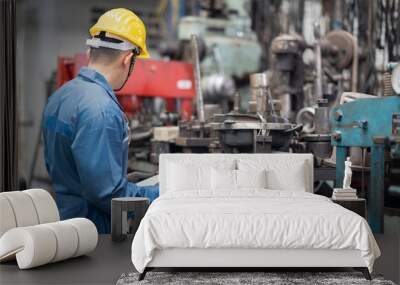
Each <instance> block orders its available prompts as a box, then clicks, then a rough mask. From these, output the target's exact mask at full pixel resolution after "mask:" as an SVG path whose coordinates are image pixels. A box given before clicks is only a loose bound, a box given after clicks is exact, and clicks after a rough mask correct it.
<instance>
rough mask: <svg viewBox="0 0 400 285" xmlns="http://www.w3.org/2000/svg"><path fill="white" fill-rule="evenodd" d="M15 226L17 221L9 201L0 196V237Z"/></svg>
mask: <svg viewBox="0 0 400 285" xmlns="http://www.w3.org/2000/svg"><path fill="white" fill-rule="evenodd" d="M16 226H17V222H16V221H15V216H14V211H13V209H12V207H11V204H10V202H9V201H8V199H7V198H6V197H3V196H0V238H1V236H2V235H3V234H4V233H5V232H7V231H8V230H9V229H12V228H15V227H16Z"/></svg>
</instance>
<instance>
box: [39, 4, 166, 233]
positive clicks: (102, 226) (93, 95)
mask: <svg viewBox="0 0 400 285" xmlns="http://www.w3.org/2000/svg"><path fill="white" fill-rule="evenodd" d="M89 32H90V35H91V38H90V39H88V40H87V45H88V46H89V50H88V58H89V63H88V66H87V67H83V68H82V69H81V70H80V71H79V74H78V76H77V77H76V78H74V79H73V80H71V81H69V82H68V83H66V84H64V85H63V86H62V87H61V88H60V89H58V90H57V91H56V92H55V93H54V94H53V95H52V96H50V97H49V100H48V102H47V105H46V107H45V110H44V113H43V126H42V128H43V134H44V144H45V161H46V168H47V170H48V172H49V175H50V177H51V179H52V184H53V186H54V191H55V194H56V202H57V206H58V208H59V211H60V216H61V219H69V218H74V217H86V218H88V219H90V220H92V221H93V223H94V224H95V225H96V227H97V229H98V231H99V233H109V232H110V213H111V199H112V198H116V197H147V198H149V199H150V201H153V200H154V199H155V198H157V197H158V193H159V190H158V186H148V187H139V186H137V185H136V184H134V183H131V182H128V180H127V161H128V144H129V141H130V134H129V125H128V120H127V118H126V116H125V114H124V111H123V109H122V107H121V105H120V104H119V103H118V100H117V97H116V96H115V93H114V91H118V90H120V89H121V88H122V87H123V86H124V84H125V83H126V81H127V80H128V77H129V75H130V74H131V72H132V70H133V66H134V64H135V59H136V58H148V57H149V53H148V51H147V48H146V28H145V26H144V24H143V22H142V21H141V19H140V18H139V17H138V16H136V15H135V14H134V13H133V12H131V11H129V10H127V9H123V8H118V9H112V10H109V11H107V12H106V13H104V14H103V15H102V16H100V18H99V19H98V21H97V23H96V24H95V25H94V26H93V27H91V28H90V30H89Z"/></svg>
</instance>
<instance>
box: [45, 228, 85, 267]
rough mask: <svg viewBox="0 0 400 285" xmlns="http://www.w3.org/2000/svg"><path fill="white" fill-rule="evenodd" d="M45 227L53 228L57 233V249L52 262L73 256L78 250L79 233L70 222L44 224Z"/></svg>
mask: <svg viewBox="0 0 400 285" xmlns="http://www.w3.org/2000/svg"><path fill="white" fill-rule="evenodd" d="M43 227H47V228H49V229H51V230H52V231H53V232H54V234H55V235H56V238H57V239H56V240H57V251H56V254H55V256H54V258H53V260H51V262H57V261H60V260H64V259H68V258H71V257H73V256H74V255H75V253H76V251H77V250H78V233H77V232H76V230H75V228H74V227H73V226H72V225H71V224H70V223H68V222H66V221H62V222H55V223H49V224H43Z"/></svg>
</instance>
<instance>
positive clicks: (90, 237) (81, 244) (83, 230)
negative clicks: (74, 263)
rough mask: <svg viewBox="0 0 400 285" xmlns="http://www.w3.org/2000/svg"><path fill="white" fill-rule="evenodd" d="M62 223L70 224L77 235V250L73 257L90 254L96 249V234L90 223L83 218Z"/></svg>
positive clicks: (94, 227)
mask: <svg viewBox="0 0 400 285" xmlns="http://www.w3.org/2000/svg"><path fill="white" fill-rule="evenodd" d="M64 222H66V223H69V224H71V225H72V226H73V227H74V228H75V229H76V231H77V233H78V249H77V251H76V253H75V255H74V257H76V256H79V255H83V254H86V253H88V252H91V251H92V250H94V249H95V248H96V246H97V240H98V233H97V228H96V226H95V225H94V224H93V222H92V221H90V220H88V219H84V218H75V219H70V220H65V221H64Z"/></svg>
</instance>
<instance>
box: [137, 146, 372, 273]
mask: <svg viewBox="0 0 400 285" xmlns="http://www.w3.org/2000/svg"><path fill="white" fill-rule="evenodd" d="M210 167H212V169H211V170H210ZM312 170H313V158H312V156H311V155H308V154H296V155H294V154H254V155H253V154H245V155H244V154H168V155H161V157H160V176H159V177H160V197H159V198H158V199H157V200H156V201H154V202H153V204H152V205H151V206H150V208H149V210H148V211H147V213H146V215H145V217H144V218H143V220H142V222H141V224H140V226H139V229H138V231H137V233H136V235H135V237H134V240H133V243H132V262H133V264H134V266H135V267H136V269H137V270H138V271H139V272H141V273H144V274H145V273H146V271H147V270H148V269H150V268H154V267H168V268H170V267H238V268H243V267H355V268H364V269H365V268H368V270H364V271H363V272H364V274H365V275H366V277H369V272H371V271H372V267H373V263H374V260H375V259H376V258H377V257H378V256H379V255H380V251H379V248H378V246H377V244H376V242H375V239H374V237H373V235H372V233H371V230H370V228H369V226H368V224H367V222H366V221H365V219H363V218H362V217H360V216H358V215H357V214H355V213H353V212H351V211H349V210H346V209H344V208H342V207H341V206H339V205H337V204H335V203H332V202H331V201H330V200H329V199H328V198H326V197H322V196H319V195H315V194H312V189H313V187H312V186H313V177H312V173H313V171H312ZM233 175H234V176H233ZM230 177H233V179H230ZM247 178H248V179H247ZM264 178H265V181H266V182H265V181H264ZM230 180H234V182H235V185H233V184H232V183H231V182H232V181H230ZM210 181H211V182H210ZM264 182H265V183H266V185H264V186H263V187H261V186H262V185H260V183H264ZM283 189H285V190H283ZM368 271H369V272H368ZM144 274H143V275H141V278H143V277H144Z"/></svg>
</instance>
